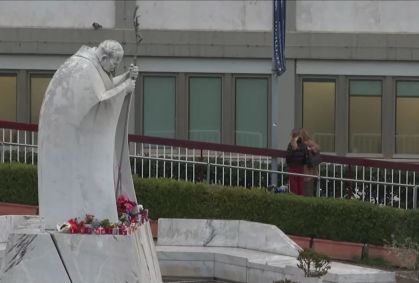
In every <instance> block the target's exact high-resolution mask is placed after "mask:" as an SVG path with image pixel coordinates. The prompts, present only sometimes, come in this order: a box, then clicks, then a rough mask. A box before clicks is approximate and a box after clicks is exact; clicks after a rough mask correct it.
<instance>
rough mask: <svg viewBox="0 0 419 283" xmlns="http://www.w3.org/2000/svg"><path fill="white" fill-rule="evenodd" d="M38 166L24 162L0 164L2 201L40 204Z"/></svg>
mask: <svg viewBox="0 0 419 283" xmlns="http://www.w3.org/2000/svg"><path fill="white" fill-rule="evenodd" d="M37 182H38V176H37V173H36V167H35V166H33V165H27V164H23V163H2V164H0V202H13V203H21V204H30V205H37V204H38V190H37V188H38V185H37Z"/></svg>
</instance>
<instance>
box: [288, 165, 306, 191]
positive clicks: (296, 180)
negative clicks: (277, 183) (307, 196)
mask: <svg viewBox="0 0 419 283" xmlns="http://www.w3.org/2000/svg"><path fill="white" fill-rule="evenodd" d="M288 172H289V173H298V174H304V166H303V165H301V166H289V167H288ZM288 185H289V186H290V187H289V189H290V192H292V193H294V194H296V195H300V196H303V195H304V176H295V175H289V182H288Z"/></svg>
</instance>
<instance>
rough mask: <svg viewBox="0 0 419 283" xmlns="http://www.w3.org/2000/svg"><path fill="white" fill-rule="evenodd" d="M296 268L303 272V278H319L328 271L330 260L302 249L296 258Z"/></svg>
mask: <svg viewBox="0 0 419 283" xmlns="http://www.w3.org/2000/svg"><path fill="white" fill-rule="evenodd" d="M297 261H298V264H297V267H298V268H300V269H301V270H303V271H304V276H305V277H321V276H323V275H326V273H327V271H328V270H329V269H330V258H329V257H328V256H325V255H321V254H318V253H316V252H314V251H312V250H309V249H304V250H302V251H300V253H299V254H298V257H297Z"/></svg>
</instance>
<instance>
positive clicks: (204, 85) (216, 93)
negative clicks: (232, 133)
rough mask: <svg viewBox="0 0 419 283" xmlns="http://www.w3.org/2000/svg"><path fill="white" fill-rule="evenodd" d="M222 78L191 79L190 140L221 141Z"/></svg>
mask: <svg viewBox="0 0 419 283" xmlns="http://www.w3.org/2000/svg"><path fill="white" fill-rule="evenodd" d="M221 93H222V83H221V78H211V77H190V78H189V139H191V140H196V141H206V142H215V143H219V142H220V141H221Z"/></svg>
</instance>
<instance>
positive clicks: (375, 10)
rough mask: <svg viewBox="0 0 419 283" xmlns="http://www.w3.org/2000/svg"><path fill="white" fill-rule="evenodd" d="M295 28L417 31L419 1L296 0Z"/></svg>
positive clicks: (302, 29)
mask: <svg viewBox="0 0 419 283" xmlns="http://www.w3.org/2000/svg"><path fill="white" fill-rule="evenodd" d="M296 20H297V30H299V31H323V32H382V33H385V32H395V33H405V32H406V33H408V32H412V33H413V32H414V33H417V32H419V1H404V0H396V1H388V0H373V1H366V0H362V1H357V0H353V1H349V0H298V1H297V19H296Z"/></svg>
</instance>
